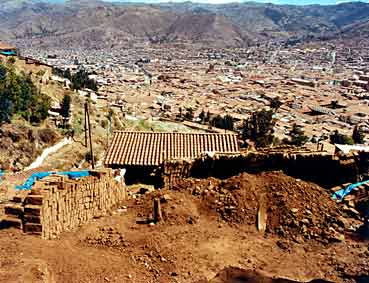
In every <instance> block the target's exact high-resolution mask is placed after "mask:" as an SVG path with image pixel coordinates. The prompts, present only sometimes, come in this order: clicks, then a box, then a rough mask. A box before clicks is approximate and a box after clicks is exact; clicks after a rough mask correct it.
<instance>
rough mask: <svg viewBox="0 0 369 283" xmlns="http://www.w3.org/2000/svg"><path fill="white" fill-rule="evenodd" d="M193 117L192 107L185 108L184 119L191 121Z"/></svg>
mask: <svg viewBox="0 0 369 283" xmlns="http://www.w3.org/2000/svg"><path fill="white" fill-rule="evenodd" d="M193 118H194V113H193V109H192V108H191V107H190V108H187V112H186V114H185V119H186V120H189V121H192V120H193Z"/></svg>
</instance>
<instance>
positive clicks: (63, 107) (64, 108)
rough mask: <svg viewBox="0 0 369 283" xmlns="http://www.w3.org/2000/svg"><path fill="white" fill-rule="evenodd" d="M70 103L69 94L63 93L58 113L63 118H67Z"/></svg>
mask: <svg viewBox="0 0 369 283" xmlns="http://www.w3.org/2000/svg"><path fill="white" fill-rule="evenodd" d="M71 103H72V98H71V97H70V95H68V94H66V95H64V97H63V100H62V103H61V105H60V115H61V116H62V117H63V118H64V119H67V118H69V115H70V107H71Z"/></svg>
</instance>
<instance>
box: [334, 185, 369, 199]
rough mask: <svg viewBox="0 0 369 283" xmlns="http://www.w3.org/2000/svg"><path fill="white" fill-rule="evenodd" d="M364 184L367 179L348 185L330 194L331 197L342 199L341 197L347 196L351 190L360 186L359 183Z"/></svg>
mask: <svg viewBox="0 0 369 283" xmlns="http://www.w3.org/2000/svg"><path fill="white" fill-rule="evenodd" d="M365 184H369V180H367V181H363V182H359V183H355V184H351V185H348V186H347V187H346V188H344V189H342V190H339V191H337V192H335V193H334V194H333V195H332V198H333V199H336V200H342V199H344V197H345V196H347V195H348V194H349V193H351V191H352V190H353V189H355V188H357V187H360V186H361V185H365Z"/></svg>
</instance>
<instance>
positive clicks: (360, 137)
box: [352, 126, 365, 144]
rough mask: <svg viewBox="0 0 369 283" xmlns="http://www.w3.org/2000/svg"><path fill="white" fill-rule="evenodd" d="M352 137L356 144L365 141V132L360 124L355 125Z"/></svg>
mask: <svg viewBox="0 0 369 283" xmlns="http://www.w3.org/2000/svg"><path fill="white" fill-rule="evenodd" d="M352 139H353V141H354V143H356V144H363V143H364V139H365V134H364V133H363V131H362V130H361V128H360V127H359V126H355V128H354V131H353V132H352Z"/></svg>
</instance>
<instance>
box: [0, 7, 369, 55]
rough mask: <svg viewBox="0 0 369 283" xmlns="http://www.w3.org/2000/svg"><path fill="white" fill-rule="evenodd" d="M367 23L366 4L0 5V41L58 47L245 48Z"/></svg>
mask: <svg viewBox="0 0 369 283" xmlns="http://www.w3.org/2000/svg"><path fill="white" fill-rule="evenodd" d="M367 20H369V4H368V3H359V2H357V3H343V4H339V5H330V6H320V5H310V6H292V5H273V4H256V3H240V4H236V3H235V4H224V5H208V4H195V3H189V2H186V3H175V4H158V5H151V4H129V3H126V4H117V3H107V2H99V1H93V2H91V1H69V2H66V3H65V4H50V3H42V2H39V1H25V2H24V3H22V4H19V5H18V6H15V7H13V8H12V9H2V8H1V6H0V24H1V25H0V26H1V29H2V30H3V31H5V33H4V34H2V35H1V36H0V39H4V38H5V39H9V38H12V39H13V40H17V41H18V42H22V41H23V40H27V41H31V40H33V41H34V42H36V43H38V44H41V45H47V46H58V47H66V46H68V47H69V46H80V47H96V48H102V47H106V46H111V45H113V44H114V45H121V46H123V45H125V44H127V43H128V42H173V41H175V42H176V41H188V42H194V43H213V44H217V45H231V46H243V45H247V44H249V43H251V42H254V41H257V40H266V39H270V38H275V39H287V38H290V37H305V36H322V35H324V36H327V35H328V36H329V35H335V34H336V33H339V32H340V31H341V30H344V29H345V28H346V27H349V26H352V25H355V24H357V23H359V22H364V21H367Z"/></svg>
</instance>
